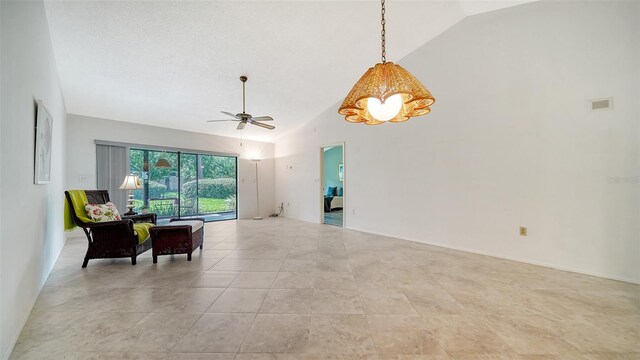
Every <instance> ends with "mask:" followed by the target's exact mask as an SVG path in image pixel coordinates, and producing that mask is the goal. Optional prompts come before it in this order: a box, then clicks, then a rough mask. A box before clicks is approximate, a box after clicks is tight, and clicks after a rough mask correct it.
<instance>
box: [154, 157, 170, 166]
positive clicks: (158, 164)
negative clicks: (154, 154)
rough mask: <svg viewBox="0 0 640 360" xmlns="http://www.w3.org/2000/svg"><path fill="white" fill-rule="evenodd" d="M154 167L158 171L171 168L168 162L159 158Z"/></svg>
mask: <svg viewBox="0 0 640 360" xmlns="http://www.w3.org/2000/svg"><path fill="white" fill-rule="evenodd" d="M156 167H157V168H158V169H168V168H170V167H171V164H170V163H169V160H167V159H165V158H160V159H158V161H157V162H156Z"/></svg>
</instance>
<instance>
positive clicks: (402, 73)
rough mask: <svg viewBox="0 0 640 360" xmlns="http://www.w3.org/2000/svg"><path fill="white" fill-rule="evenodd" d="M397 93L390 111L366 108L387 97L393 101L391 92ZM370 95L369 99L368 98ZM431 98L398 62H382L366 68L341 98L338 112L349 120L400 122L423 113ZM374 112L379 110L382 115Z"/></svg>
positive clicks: (426, 110)
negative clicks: (347, 92) (342, 99)
mask: <svg viewBox="0 0 640 360" xmlns="http://www.w3.org/2000/svg"><path fill="white" fill-rule="evenodd" d="M398 94H399V95H400V96H401V98H402V101H401V104H400V105H399V106H391V107H392V108H395V109H392V110H391V112H389V110H388V107H387V109H378V108H376V109H373V108H372V109H369V107H370V106H377V107H380V106H384V105H385V102H386V101H387V100H390V102H394V103H396V104H395V105H397V103H398V102H399V101H398V100H399V99H398V97H397V96H396V97H394V95H398ZM370 99H371V100H373V101H371V102H370ZM434 102H435V99H434V97H433V96H432V95H431V93H430V92H429V90H427V89H426V88H425V87H424V85H422V84H421V83H420V81H418V79H416V78H415V77H414V76H413V75H412V74H411V73H410V72H408V71H407V70H405V69H404V68H402V66H400V65H397V64H394V63H392V62H384V63H378V64H376V65H375V66H374V67H372V68H369V70H367V72H365V73H364V75H362V77H361V78H360V80H358V82H357V83H356V84H355V85H354V86H353V88H352V89H351V91H350V92H349V94H348V95H347V97H346V98H345V99H344V101H343V102H342V105H341V106H340V109H338V113H340V114H341V115H344V116H345V120H347V121H349V122H353V123H365V124H367V125H378V124H382V123H384V122H385V121H390V122H401V121H407V120H409V118H411V117H413V116H421V115H426V114H428V113H429V111H431V109H430V108H429V106H431V105H432V104H433V103H434ZM398 107H399V109H398ZM370 110H371V111H370ZM385 110H386V111H385ZM372 113H373V114H372ZM378 114H382V117H381V116H380V115H378ZM374 115H377V116H378V118H376V117H375V116H374Z"/></svg>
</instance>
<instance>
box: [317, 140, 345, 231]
mask: <svg viewBox="0 0 640 360" xmlns="http://www.w3.org/2000/svg"><path fill="white" fill-rule="evenodd" d="M335 146H342V194H343V195H342V228H343V229H344V228H346V225H347V196H346V194H347V172H348V171H347V170H346V169H347V163H346V161H345V160H346V156H345V154H346V153H347V152H346V147H345V142H344V141H340V142H335V143H330V144H324V145H320V184H319V186H318V187H319V189H318V191H319V193H320V217H319V220H320V224H324V191H323V190H324V149H325V148H328V147H335Z"/></svg>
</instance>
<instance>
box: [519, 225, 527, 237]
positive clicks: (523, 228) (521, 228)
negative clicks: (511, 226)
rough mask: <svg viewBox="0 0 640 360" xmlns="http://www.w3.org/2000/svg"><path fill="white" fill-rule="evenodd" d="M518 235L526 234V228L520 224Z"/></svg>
mask: <svg viewBox="0 0 640 360" xmlns="http://www.w3.org/2000/svg"><path fill="white" fill-rule="evenodd" d="M520 236H527V228H526V227H524V226H520Z"/></svg>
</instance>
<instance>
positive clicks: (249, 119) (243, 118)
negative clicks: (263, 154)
mask: <svg viewBox="0 0 640 360" xmlns="http://www.w3.org/2000/svg"><path fill="white" fill-rule="evenodd" d="M247 80H248V79H247V77H246V76H244V75H243V76H240V81H242V112H241V113H237V114H233V113H230V112H227V111H221V113H223V114H225V115H229V116H231V117H232V118H233V119H223V120H207V122H220V121H238V122H239V124H238V126H237V127H236V130H243V129H244V127H245V126H246V125H247V124H251V125H255V126H259V127H261V128H265V129H268V130H273V129H275V128H276V127H275V126H273V125H269V124H265V123H263V122H262V121H273V118H272V117H271V116H252V115H251V114H247V112H246V110H245V105H246V101H245V99H246V91H245V83H246V82H247Z"/></svg>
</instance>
